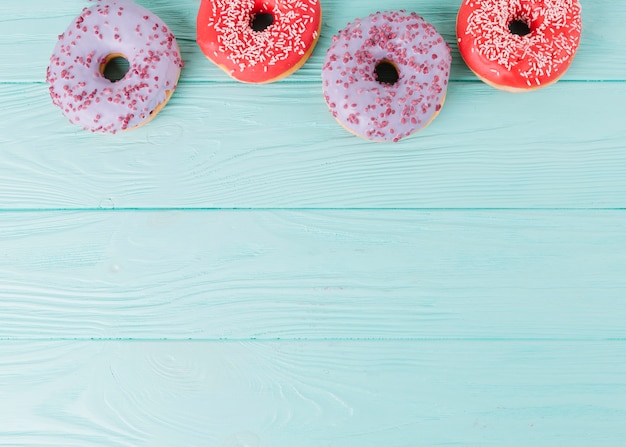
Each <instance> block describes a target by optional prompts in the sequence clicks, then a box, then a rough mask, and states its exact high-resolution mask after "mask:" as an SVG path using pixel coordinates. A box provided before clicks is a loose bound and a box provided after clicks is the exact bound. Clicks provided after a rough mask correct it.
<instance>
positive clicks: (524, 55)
mask: <svg viewBox="0 0 626 447" xmlns="http://www.w3.org/2000/svg"><path fill="white" fill-rule="evenodd" d="M514 22H518V23H520V22H521V23H522V24H524V25H525V26H526V27H527V34H524V35H518V34H515V33H514V32H512V31H511V29H510V25H511V23H514ZM581 29H582V22H581V15H580V4H579V2H578V0H464V1H463V4H462V5H461V7H460V9H459V13H458V18H457V39H458V45H459V51H460V52H461V56H462V57H463V59H464V60H465V62H466V63H467V65H468V66H469V68H470V69H471V70H472V71H473V72H474V73H476V75H477V76H478V77H480V78H481V79H482V80H484V81H485V82H487V83H489V84H490V85H493V86H494V87H498V88H503V89H506V90H511V91H524V90H530V89H536V88H540V87H544V86H546V85H549V84H551V83H553V82H556V81H557V80H558V79H559V78H560V77H561V76H562V75H563V74H564V73H565V71H567V69H568V68H569V65H570V64H571V62H572V59H573V58H574V55H575V54H576V50H577V48H578V44H579V42H580V34H581Z"/></svg>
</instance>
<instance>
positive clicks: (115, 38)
mask: <svg viewBox="0 0 626 447" xmlns="http://www.w3.org/2000/svg"><path fill="white" fill-rule="evenodd" d="M112 54H121V55H123V56H124V57H125V58H126V59H128V61H129V64H130V69H129V71H128V73H127V74H126V76H125V77H124V78H123V79H121V80H119V81H117V82H111V81H109V80H108V79H106V78H105V77H104V76H103V75H102V73H101V71H100V70H101V66H102V65H103V64H104V63H105V62H106V59H107V57H108V56H110V55H112ZM182 66H183V62H182V60H181V57H180V52H179V49H178V44H177V43H176V39H175V37H174V35H173V34H172V33H171V32H170V30H169V29H168V27H167V26H166V25H165V23H163V22H162V21H161V20H160V19H159V18H158V17H157V16H156V15H154V14H153V13H151V12H150V11H148V10H147V9H145V8H143V7H141V6H139V5H136V4H135V3H132V2H131V1H129V0H110V1H100V2H98V3H97V4H95V5H94V6H92V7H90V8H85V9H83V12H82V13H81V14H80V15H79V16H78V17H76V19H74V21H73V22H72V23H71V24H70V25H69V27H68V28H67V30H66V31H65V33H63V34H62V35H60V36H59V40H58V42H57V44H56V46H55V48H54V52H53V54H52V57H51V58H50V66H49V67H48V71H47V79H46V80H47V82H48V83H49V84H50V96H51V97H52V102H53V103H54V104H55V105H57V106H58V107H60V108H61V110H62V111H63V114H64V115H65V116H66V117H67V118H68V119H69V120H70V122H71V123H75V124H78V125H80V126H82V127H83V128H84V129H89V130H91V131H93V132H110V133H115V132H117V131H120V130H126V129H131V128H133V127H136V126H138V125H140V124H142V123H143V122H144V121H146V120H148V119H149V118H150V115H151V113H152V112H153V111H154V110H155V109H157V107H158V106H159V105H160V104H161V103H163V102H164V101H166V99H167V94H168V92H171V91H173V90H174V89H175V88H176V83H177V81H178V77H179V74H180V69H181V67H182Z"/></svg>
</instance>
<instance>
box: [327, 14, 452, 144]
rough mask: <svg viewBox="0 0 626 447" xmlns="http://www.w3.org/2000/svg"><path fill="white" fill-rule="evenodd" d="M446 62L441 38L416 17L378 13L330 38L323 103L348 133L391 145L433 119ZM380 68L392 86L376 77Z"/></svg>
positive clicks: (449, 59) (448, 59)
mask: <svg viewBox="0 0 626 447" xmlns="http://www.w3.org/2000/svg"><path fill="white" fill-rule="evenodd" d="M451 62H452V57H451V55H450V48H449V47H448V45H447V44H446V43H445V41H444V40H443V37H441V35H440V34H439V33H438V32H437V30H436V29H435V27H434V26H433V25H431V24H429V23H427V22H426V21H424V19H422V18H421V17H420V16H418V15H417V14H416V13H407V12H405V11H394V12H382V13H380V12H379V13H376V14H372V15H370V16H369V17H366V18H364V19H357V20H355V21H354V23H349V24H348V26H347V27H346V28H344V29H343V30H341V31H339V34H338V35H337V36H334V37H333V43H332V44H331V46H330V48H329V49H328V53H327V54H326V60H325V62H324V65H323V67H322V88H323V92H324V98H325V99H326V103H327V104H328V107H329V109H330V111H331V113H332V114H333V116H334V117H335V118H336V119H337V121H339V123H340V124H341V125H342V126H344V127H345V128H346V129H347V130H348V131H350V132H352V133H354V134H356V135H357V136H359V137H362V138H365V139H368V140H372V141H380V142H385V141H394V142H395V141H398V140H400V139H401V138H403V137H406V136H408V135H411V134H412V133H414V132H416V131H418V130H420V129H423V128H424V127H426V126H427V125H428V124H429V123H430V122H431V121H432V120H433V119H434V118H435V116H437V114H438V113H439V110H441V107H442V105H443V102H444V100H445V96H446V90H447V87H448V78H449V77H450V64H451ZM385 65H386V66H387V68H391V69H392V71H393V70H395V72H396V73H395V79H393V80H392V81H385V80H381V78H380V76H379V68H380V67H381V66H385ZM392 77H393V76H392Z"/></svg>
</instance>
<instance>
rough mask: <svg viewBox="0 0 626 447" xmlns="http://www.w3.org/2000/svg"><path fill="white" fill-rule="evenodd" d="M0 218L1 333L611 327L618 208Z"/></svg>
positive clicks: (615, 327)
mask: <svg viewBox="0 0 626 447" xmlns="http://www.w3.org/2000/svg"><path fill="white" fill-rule="evenodd" d="M1 216H2V219H1V220H0V296H1V297H2V299H1V300H0V338H23V339H32V338H35V339H40V338H48V337H49V338H85V339H89V338H133V339H210V340H217V339H231V340H232V339H249V338H255V339H276V338H280V339H370V338H371V339H390V338H401V339H404V338H425V339H457V338H472V339H485V338H487V339H511V340H516V339H586V340H603V339H623V338H626V326H625V325H624V321H625V320H626V302H625V301H624V300H623V299H622V298H623V297H624V296H626V276H625V275H623V272H624V270H625V267H626V250H624V247H626V213H625V212H623V211H606V212H594V213H589V212H541V211H515V212H513V211H511V212H504V211H458V212H452V211H447V212H446V211H443V212H419V211H387V212H385V211H381V210H375V211H366V210H364V211H326V212H323V211H316V212H313V211H303V212H298V211H277V212H269V211H231V212H228V211H215V212H212V211H206V212H201V211H197V212H190V211H186V212H174V211H171V212H110V211H103V212H76V213H69V212H41V213H6V212H5V213H2V214H1Z"/></svg>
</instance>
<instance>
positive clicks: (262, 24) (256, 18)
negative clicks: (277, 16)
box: [250, 12, 274, 32]
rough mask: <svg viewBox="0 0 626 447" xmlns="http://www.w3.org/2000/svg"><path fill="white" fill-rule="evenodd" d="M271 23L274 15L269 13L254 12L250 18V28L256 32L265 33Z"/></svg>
mask: <svg viewBox="0 0 626 447" xmlns="http://www.w3.org/2000/svg"><path fill="white" fill-rule="evenodd" d="M273 23H274V15H272V13H271V12H256V13H254V14H252V16H251V17H250V27H251V28H252V30H253V31H256V32H261V31H265V30H266V29H268V28H269V27H270V26H272V24H273Z"/></svg>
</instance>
